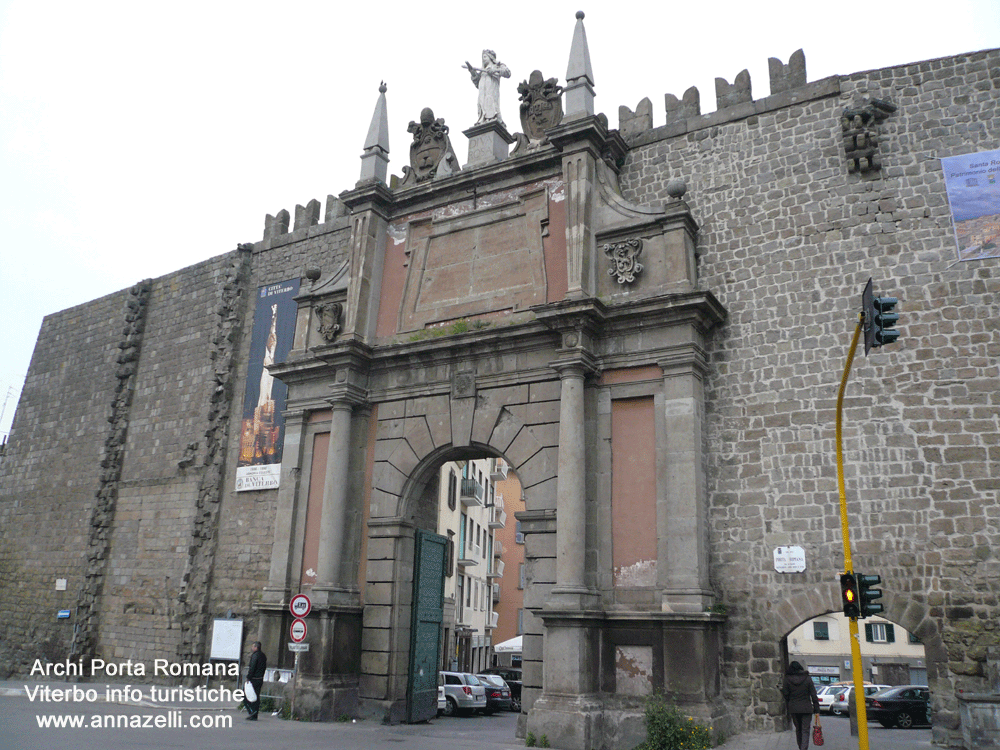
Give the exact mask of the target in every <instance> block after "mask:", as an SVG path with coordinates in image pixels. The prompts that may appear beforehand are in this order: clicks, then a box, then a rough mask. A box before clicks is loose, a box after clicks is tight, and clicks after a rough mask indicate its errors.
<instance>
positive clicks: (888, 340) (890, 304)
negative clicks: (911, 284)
mask: <svg viewBox="0 0 1000 750" xmlns="http://www.w3.org/2000/svg"><path fill="white" fill-rule="evenodd" d="M898 302H899V300H898V299H896V298H895V297H876V298H875V299H873V300H872V306H873V308H874V317H875V321H874V322H875V337H874V338H875V340H874V342H873V345H874V346H885V345H886V344H892V343H895V341H896V340H897V339H898V338H899V331H897V330H896V329H895V325H896V323H897V321H899V314H898V313H894V312H892V309H893V308H894V307H895V306H896V304H897V303H898Z"/></svg>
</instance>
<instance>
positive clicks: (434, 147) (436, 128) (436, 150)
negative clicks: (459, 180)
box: [402, 107, 458, 185]
mask: <svg viewBox="0 0 1000 750" xmlns="http://www.w3.org/2000/svg"><path fill="white" fill-rule="evenodd" d="M406 130H407V132H409V133H413V143H411V144H410V166H408V167H403V172H404V174H405V177H404V178H403V183H402V184H403V185H415V184H416V183H418V182H424V181H425V180H429V179H431V178H433V177H435V176H438V175H439V174H440V175H442V176H443V175H445V174H451V173H452V172H454V171H457V169H455V167H457V165H458V157H457V156H455V152H454V151H453V150H452V147H451V139H450V138H448V126H447V125H445V124H444V118H443V117H439V118H435V117H434V112H433V110H431V108H430V107H425V108H424V109H423V110H422V111H421V112H420V122H412V121H411V122H410V125H409V127H407V128H406Z"/></svg>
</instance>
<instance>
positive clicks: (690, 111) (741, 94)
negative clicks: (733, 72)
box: [618, 49, 808, 145]
mask: <svg viewBox="0 0 1000 750" xmlns="http://www.w3.org/2000/svg"><path fill="white" fill-rule="evenodd" d="M767 64H768V73H769V78H770V84H771V94H770V96H769V97H767V99H772V100H773V97H775V96H776V95H779V94H787V93H789V92H795V91H797V90H800V89H803V88H804V87H805V86H806V85H807V83H808V81H807V78H806V56H805V53H804V52H803V51H802V50H801V49H800V50H796V51H795V52H793V53H792V56H791V58H789V61H788V63H787V64H786V63H783V62H782V61H781V60H779V59H778V58H776V57H771V58H768V61H767ZM801 99H802V98H801V97H796V96H789V101H788V103H789V104H790V103H792V101H801ZM715 101H716V107H717V110H716V112H715V113H712V115H711V118H712V119H711V124H718V122H719V121H727V120H735V119H739V118H742V117H748V116H749V115H752V114H755V113H756V111H757V110H758V109H759V107H754V98H753V88H752V82H751V80H750V72H749V71H748V70H746V69H744V70H742V71H740V72H739V73H738V74H737V76H736V78H735V79H734V80H733V82H732V83H729V81H728V80H726V79H725V78H716V79H715ZM761 101H763V100H761ZM771 103H772V104H774V105H776V106H785V105H784V104H781V103H779V102H774V101H772V102H771ZM766 108H767V109H771V108H773V107H771V106H766ZM664 109H665V110H666V116H667V120H666V127H667V128H668V129H670V130H671V131H673V130H675V129H676V126H677V124H678V123H683V124H685V125H686V124H687V123H688V121H689V120H691V119H692V118H699V117H703V115H702V113H701V94H700V92H699V91H698V87H697V86H692V87H691V88H689V89H688V90H687V91H685V92H684V96H683V97H682V98H680V99H678V98H677V97H676V96H675V95H673V94H664ZM705 117H709V115H705ZM670 126H674V127H673V128H671V127H670ZM618 128H619V130H620V131H621V135H622V138H624V139H625V140H626V142H628V143H629V144H630V145H631V143H632V141H633V140H634V139H636V138H638V137H639V136H641V135H642V134H643V133H645V132H647V131H650V130H653V117H652V104H651V102H650V100H649V98H644V99H643V100H642V101H641V102H639V104H638V106H637V107H636V109H635V111H634V112H633V111H632V110H631V109H629V108H628V107H625V106H621V107H619V108H618ZM671 134H673V133H671Z"/></svg>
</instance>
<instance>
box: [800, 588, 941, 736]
mask: <svg viewBox="0 0 1000 750" xmlns="http://www.w3.org/2000/svg"><path fill="white" fill-rule="evenodd" d="M916 609H917V608H912V607H911V608H907V609H906V610H905V611H904V616H903V617H902V618H899V615H898V614H895V613H894V612H886V613H885V616H873V617H868V618H865V619H862V620H859V621H858V636H859V645H860V652H861V673H862V678H863V680H864V682H865V685H866V686H868V690H871V691H874V690H875V689H876V688H877V689H882V688H883V687H886V686H888V687H895V686H898V685H925V686H926V685H931V686H932V706H931V709H932V710H933V708H934V705H933V703H934V701H933V685H934V682H935V681H936V680H935V675H937V673H938V664H937V663H936V662H937V661H940V659H935V655H936V654H939V653H940V648H939V647H940V645H941V644H940V638H939V637H938V636H937V629H936V626H935V625H934V623H933V621H931V620H929V619H928V618H927V617H926V616H925V615H922V616H918V617H909V618H908V617H907V615H914V614H916V612H915V610H916ZM896 618H899V619H896ZM899 620H906V621H907V622H906V624H903V623H902V622H900V621H899ZM907 625H908V626H909V628H908V627H907ZM849 628H850V621H849V619H848V618H847V617H845V616H844V615H843V613H842V612H840V611H827V612H825V613H822V614H819V615H816V616H815V617H812V618H810V619H807V620H804V621H802V622H800V623H799V624H798V625H796V626H795V627H793V628H792V629H791V630H789V631H788V632H787V633H786V634H785V636H784V638H782V640H781V653H782V656H783V666H784V668H786V669H787V666H788V664H790V663H791V662H792V661H797V662H799V663H800V664H801V665H802V666H803V667H804V668H805V669H806V670H808V672H809V674H810V676H811V677H812V678H813V681H814V682H815V683H816V685H817V688H821V687H823V686H825V685H830V686H833V688H831V690H830V691H828V695H829V696H831V697H832V696H834V695H836V692H837V691H836V689H835V688H836V686H839V685H841V684H846V685H852V684H853V680H854V675H853V666H854V665H853V656H852V653H851V635H850V629H849ZM910 628H912V629H910ZM919 631H922V632H924V633H925V637H927V638H928V640H929V641H930V645H929V647H928V646H926V645H925V643H924V641H923V640H922V639H921V638H920V636H919V635H918V632H919ZM866 692H867V690H866ZM821 694H822V693H821ZM821 705H822V712H823V713H824V714H828V715H831V716H832V717H833V718H837V717H846V716H847V715H848V714H849V711H847V710H846V708H845V706H844V705H843V703H842V702H841V703H836V702H831V701H825V700H823V699H821ZM782 715H784V709H783V707H782ZM851 721H852V723H853V722H854V721H855V719H854V718H852V719H851ZM852 731H854V732H856V731H857V730H856V728H854V729H853V730H852Z"/></svg>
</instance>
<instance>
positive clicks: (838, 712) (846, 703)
mask: <svg viewBox="0 0 1000 750" xmlns="http://www.w3.org/2000/svg"><path fill="white" fill-rule="evenodd" d="M887 687H891V686H890V685H865V696H866V697H867V696H869V695H872V694H874V693H877V692H878V691H879V690H885V689H886V688H887ZM853 692H854V685H848V686H847V687H844V688H841V689H840V692H839V693H837V695H836V696H835V697H834V699H833V703H831V704H830V713H831V714H833V715H834V716H847V715H848V714H849V713H850V710H851V693H853Z"/></svg>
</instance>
